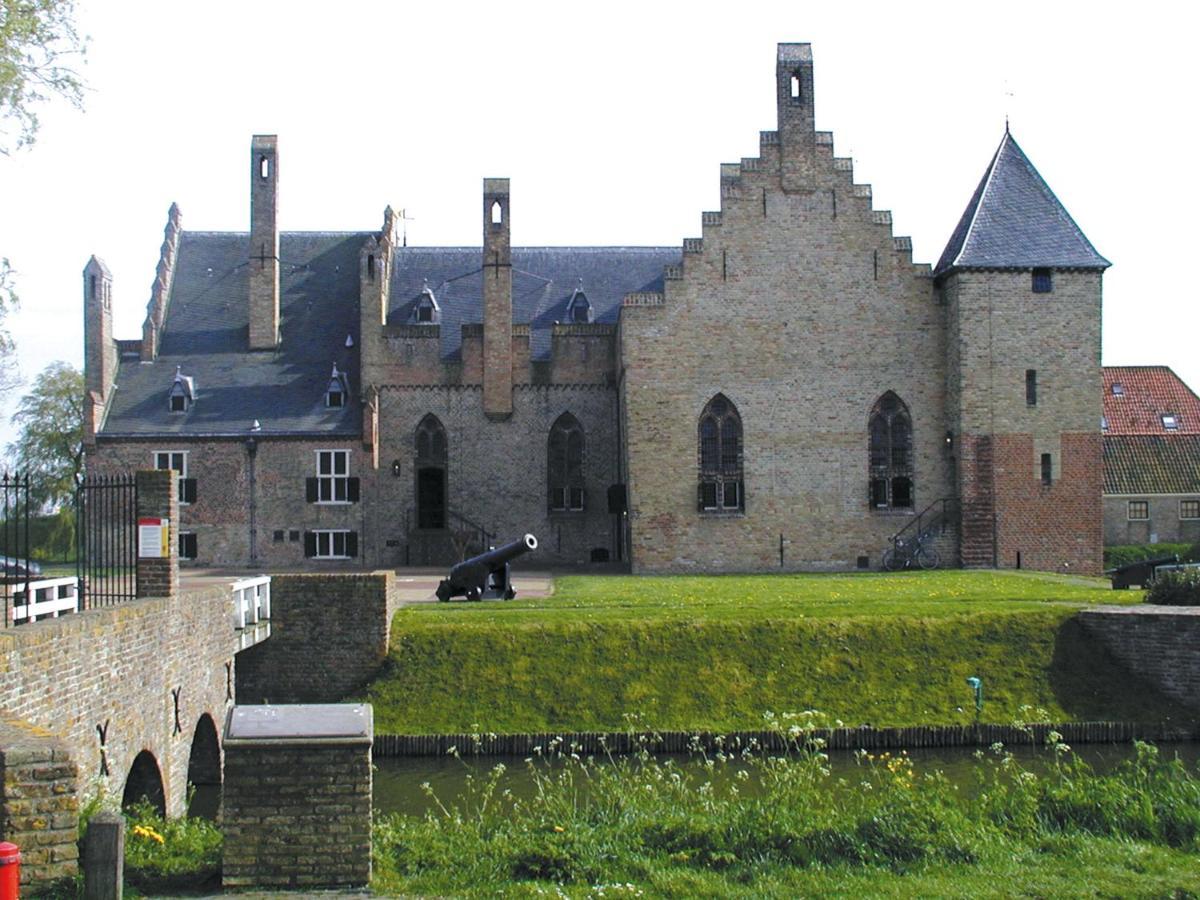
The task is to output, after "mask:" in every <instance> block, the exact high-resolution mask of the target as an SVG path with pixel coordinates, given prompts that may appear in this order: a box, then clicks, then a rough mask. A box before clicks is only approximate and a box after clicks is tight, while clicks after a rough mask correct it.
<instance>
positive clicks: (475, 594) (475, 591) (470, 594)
mask: <svg viewBox="0 0 1200 900" xmlns="http://www.w3.org/2000/svg"><path fill="white" fill-rule="evenodd" d="M482 597H483V594H482V593H481V592H480V590H479V588H471V589H470V590H469V591H467V599H468V600H470V601H471V602H472V603H477V602H479V600H480V599H482Z"/></svg>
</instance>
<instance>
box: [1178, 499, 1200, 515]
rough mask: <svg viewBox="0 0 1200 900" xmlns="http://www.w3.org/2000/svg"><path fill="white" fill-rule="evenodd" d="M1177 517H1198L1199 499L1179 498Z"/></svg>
mask: <svg viewBox="0 0 1200 900" xmlns="http://www.w3.org/2000/svg"><path fill="white" fill-rule="evenodd" d="M1179 518H1181V519H1200V500H1180V501H1179Z"/></svg>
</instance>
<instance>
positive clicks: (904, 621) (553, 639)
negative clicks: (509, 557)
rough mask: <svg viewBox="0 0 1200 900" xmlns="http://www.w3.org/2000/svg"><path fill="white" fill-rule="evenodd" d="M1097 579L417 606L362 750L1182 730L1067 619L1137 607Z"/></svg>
mask: <svg viewBox="0 0 1200 900" xmlns="http://www.w3.org/2000/svg"><path fill="white" fill-rule="evenodd" d="M1103 585H1104V582H1102V581H1099V580H1097V579H1086V578H1077V577H1061V576H1054V575H1038V574H1032V573H1017V572H1013V573H996V572H928V573H911V574H909V573H904V574H873V573H872V574H861V575H828V576H826V575H787V576H752V577H747V576H723V577H714V578H690V577H679V578H657V577H655V578H640V577H570V578H563V579H561V580H560V581H559V582H558V584H557V588H556V591H555V594H554V596H553V597H552V598H548V599H528V600H517V601H510V602H507V603H504V602H485V603H453V604H436V605H435V604H429V605H426V604H421V605H415V606H412V607H408V608H405V609H402V610H401V611H400V612H398V613H397V615H396V617H395V620H394V622H393V626H392V647H391V651H390V654H389V660H388V663H387V665H386V666H385V668H384V670H383V672H382V673H381V674H380V676H379V677H378V678H377V679H376V680H375V681H374V682H373V683H372V684H371V685H370V686H369V688H368V690H367V692H366V696H367V699H369V700H370V701H371V702H372V703H373V704H374V705H375V721H376V730H377V731H379V732H380V733H458V732H465V731H470V730H474V728H473V726H477V727H478V728H479V729H480V730H483V731H494V732H497V733H504V732H509V733H511V732H534V731H544V730H560V729H561V730H575V731H585V730H604V731H620V730H623V729H624V727H625V723H626V716H627V715H629V714H636V715H639V716H641V718H642V721H643V722H644V723H645V724H646V725H647V726H648V727H654V728H660V729H675V730H685V731H686V730H693V729H709V730H739V729H754V728H757V727H759V725H760V724H761V722H762V716H763V713H764V712H766V711H774V712H777V713H778V712H786V711H799V710H803V709H810V708H812V709H819V710H822V711H824V712H826V713H828V714H829V715H830V716H831V717H833V718H837V719H841V720H843V721H844V722H845V723H846V724H848V725H860V724H871V725H875V726H892V725H896V726H902V725H916V724H962V723H967V722H970V721H972V720H973V706H972V703H971V693H970V690H969V689H968V688H967V686H966V679H967V677H969V676H973V675H974V676H979V677H981V678H983V680H984V692H985V702H986V705H985V709H984V720H985V721H991V722H1010V721H1012V720H1013V719H1015V718H1016V717H1018V716H1019V715H1020V713H1019V710H1020V708H1021V707H1022V706H1026V705H1028V706H1033V707H1041V708H1043V709H1045V710H1046V711H1047V713H1048V714H1049V715H1050V716H1051V718H1052V719H1054V720H1058V721H1072V720H1074V721H1083V720H1101V719H1103V720H1129V721H1161V720H1164V719H1172V720H1176V721H1178V720H1181V719H1189V720H1190V718H1191V717H1190V715H1189V714H1188V713H1187V712H1186V711H1184V710H1182V709H1180V708H1179V707H1178V706H1177V705H1176V704H1174V703H1172V702H1170V701H1167V700H1165V699H1164V698H1162V697H1160V696H1158V695H1157V694H1156V693H1155V692H1154V691H1153V690H1152V689H1151V688H1150V687H1149V686H1148V685H1146V684H1143V683H1141V682H1139V681H1138V680H1137V679H1134V678H1132V677H1131V676H1129V675H1128V674H1127V673H1126V672H1124V671H1123V670H1122V669H1121V667H1120V666H1119V665H1118V664H1117V663H1116V662H1115V661H1114V660H1113V659H1111V658H1110V657H1109V656H1108V654H1107V653H1106V652H1105V650H1104V649H1103V647H1101V646H1099V645H1098V644H1096V643H1095V642H1093V641H1092V640H1090V639H1089V638H1088V636H1087V635H1086V634H1084V633H1083V630H1082V628H1081V627H1080V626H1079V624H1078V623H1077V622H1076V621H1074V616H1075V613H1076V611H1077V610H1078V609H1080V608H1081V607H1083V606H1084V605H1087V604H1092V603H1097V602H1102V601H1103V602H1113V601H1116V602H1126V603H1128V602H1136V601H1138V600H1140V598H1141V592H1140V591H1112V590H1109V589H1107V588H1105V587H1104V586H1103Z"/></svg>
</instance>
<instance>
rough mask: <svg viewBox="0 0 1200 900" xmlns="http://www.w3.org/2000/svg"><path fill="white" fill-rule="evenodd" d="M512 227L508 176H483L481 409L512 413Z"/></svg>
mask: <svg viewBox="0 0 1200 900" xmlns="http://www.w3.org/2000/svg"><path fill="white" fill-rule="evenodd" d="M511 235H512V227H511V223H510V221H509V207H508V179H507V178H485V179H483V412H484V415H486V416H487V417H488V418H489V419H506V418H508V417H509V416H511V415H512V410H513V405H512V384H513V377H512V240H511Z"/></svg>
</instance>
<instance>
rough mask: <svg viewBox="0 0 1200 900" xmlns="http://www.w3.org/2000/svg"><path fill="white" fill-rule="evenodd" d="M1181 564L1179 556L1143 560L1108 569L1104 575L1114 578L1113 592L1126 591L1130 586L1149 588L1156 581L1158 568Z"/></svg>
mask: <svg viewBox="0 0 1200 900" xmlns="http://www.w3.org/2000/svg"><path fill="white" fill-rule="evenodd" d="M1177 562H1179V557H1178V556H1159V557H1157V558H1155V559H1141V560H1138V561H1137V562H1131V563H1126V564H1125V565H1123V566H1117V567H1116V568H1115V569H1106V570H1105V572H1104V574H1105V575H1108V576H1109V577H1110V578H1112V586H1113V590H1126V589H1128V588H1129V586H1130V585H1134V584H1136V585H1138V586H1139V587H1149V586H1150V582H1152V581H1153V580H1154V570H1155V569H1156V568H1157V567H1158V566H1169V565H1171V564H1172V563H1177Z"/></svg>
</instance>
